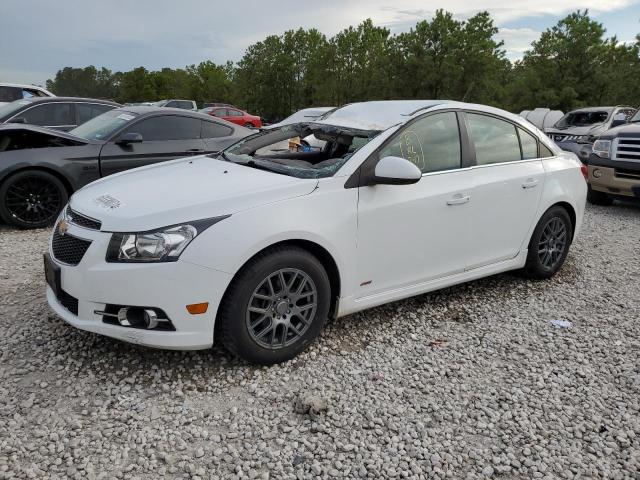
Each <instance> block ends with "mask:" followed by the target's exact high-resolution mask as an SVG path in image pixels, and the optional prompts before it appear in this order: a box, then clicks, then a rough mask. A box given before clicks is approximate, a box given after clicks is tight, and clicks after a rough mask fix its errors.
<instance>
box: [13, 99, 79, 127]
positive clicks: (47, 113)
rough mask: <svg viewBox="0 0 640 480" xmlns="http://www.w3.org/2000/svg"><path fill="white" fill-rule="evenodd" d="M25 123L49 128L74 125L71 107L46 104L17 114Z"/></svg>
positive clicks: (64, 104)
mask: <svg viewBox="0 0 640 480" xmlns="http://www.w3.org/2000/svg"><path fill="white" fill-rule="evenodd" d="M19 116H20V117H22V118H24V119H25V120H26V121H27V123H30V124H32V125H44V126H49V127H61V126H65V125H75V123H76V122H75V119H74V115H73V109H72V105H71V104H70V103H48V104H46V105H37V106H35V107H33V108H30V109H29V110H26V111H25V112H24V113H21V114H19Z"/></svg>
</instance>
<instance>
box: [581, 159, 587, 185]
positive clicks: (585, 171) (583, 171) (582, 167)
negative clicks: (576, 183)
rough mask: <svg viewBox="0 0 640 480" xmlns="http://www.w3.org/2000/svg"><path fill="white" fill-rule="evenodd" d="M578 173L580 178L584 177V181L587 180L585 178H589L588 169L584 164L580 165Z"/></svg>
mask: <svg viewBox="0 0 640 480" xmlns="http://www.w3.org/2000/svg"><path fill="white" fill-rule="evenodd" d="M580 171H581V172H582V176H583V177H584V179H585V181H586V180H587V178H589V167H587V166H586V165H585V164H584V163H583V164H582V165H580Z"/></svg>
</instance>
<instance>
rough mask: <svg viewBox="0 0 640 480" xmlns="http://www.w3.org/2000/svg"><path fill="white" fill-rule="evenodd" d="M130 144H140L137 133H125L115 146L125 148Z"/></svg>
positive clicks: (140, 136)
mask: <svg viewBox="0 0 640 480" xmlns="http://www.w3.org/2000/svg"><path fill="white" fill-rule="evenodd" d="M132 143H142V135H140V134H139V133H133V132H132V133H125V134H124V135H122V136H121V137H120V138H119V139H118V140H117V141H116V144H118V145H122V146H126V145H131V144H132Z"/></svg>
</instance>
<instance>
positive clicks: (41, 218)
mask: <svg viewBox="0 0 640 480" xmlns="http://www.w3.org/2000/svg"><path fill="white" fill-rule="evenodd" d="M67 200H68V195H67V190H66V189H65V187H64V185H63V184H62V182H61V181H60V180H59V179H58V178H56V177H55V176H53V175H51V174H50V173H47V172H42V171H39V170H25V171H22V172H19V173H16V174H15V175H12V176H11V177H9V178H7V179H6V180H5V181H4V182H3V183H2V185H1V186H0V217H1V218H2V220H3V221H4V222H5V223H8V224H9V225H13V226H15V227H20V228H43V227H47V226H49V225H51V224H52V223H53V222H54V221H55V219H56V218H57V216H58V214H59V213H60V210H62V208H64V206H65V205H66V203H67Z"/></svg>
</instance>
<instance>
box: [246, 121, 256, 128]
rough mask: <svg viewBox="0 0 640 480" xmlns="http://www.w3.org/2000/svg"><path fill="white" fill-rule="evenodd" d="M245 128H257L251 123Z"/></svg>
mask: <svg viewBox="0 0 640 480" xmlns="http://www.w3.org/2000/svg"><path fill="white" fill-rule="evenodd" d="M244 126H245V127H247V128H256V126H255V125H254V124H253V123H251V122H247V123H245V124H244Z"/></svg>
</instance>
